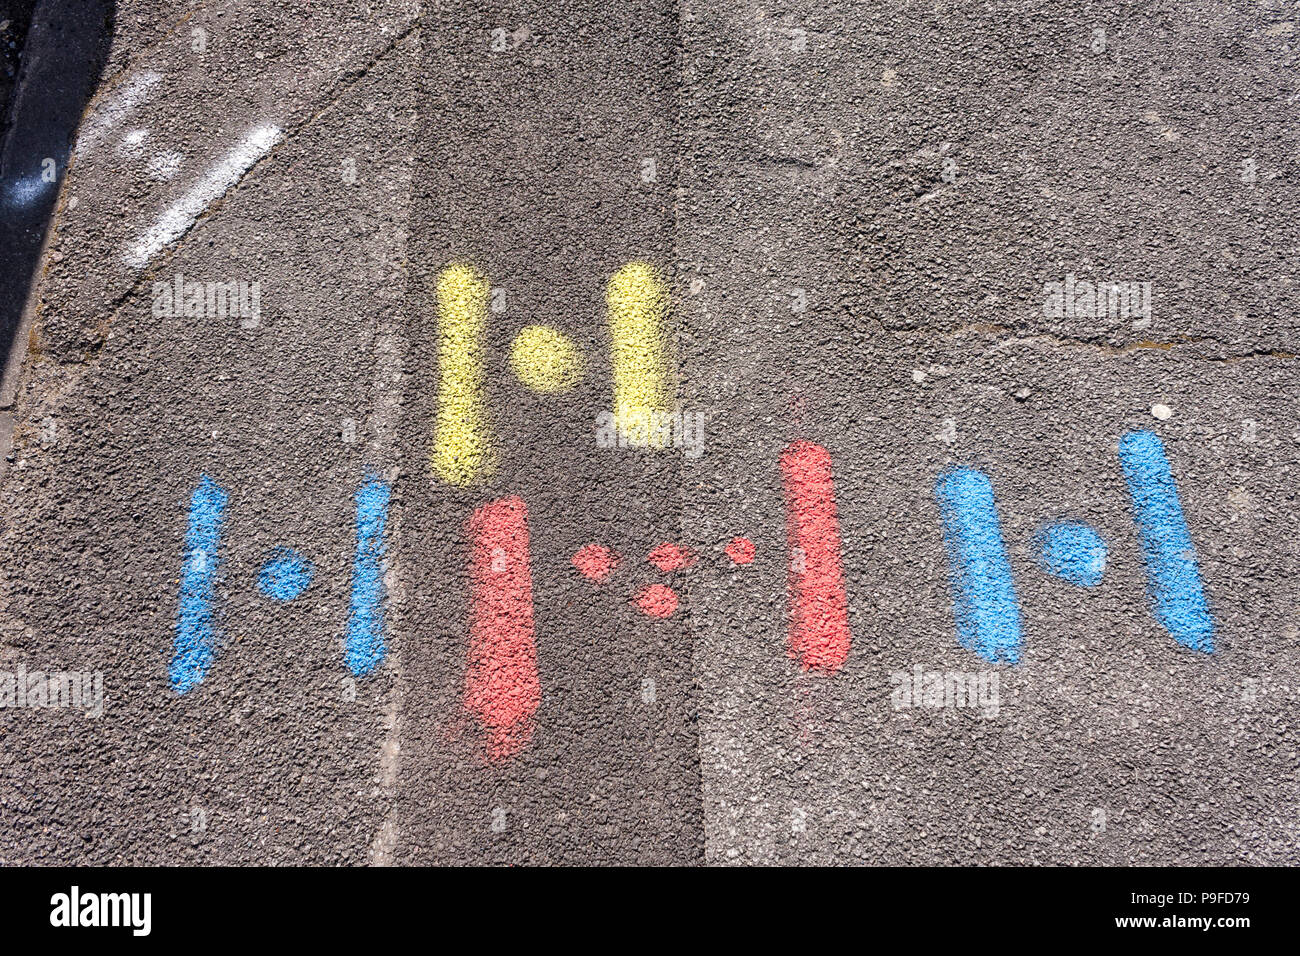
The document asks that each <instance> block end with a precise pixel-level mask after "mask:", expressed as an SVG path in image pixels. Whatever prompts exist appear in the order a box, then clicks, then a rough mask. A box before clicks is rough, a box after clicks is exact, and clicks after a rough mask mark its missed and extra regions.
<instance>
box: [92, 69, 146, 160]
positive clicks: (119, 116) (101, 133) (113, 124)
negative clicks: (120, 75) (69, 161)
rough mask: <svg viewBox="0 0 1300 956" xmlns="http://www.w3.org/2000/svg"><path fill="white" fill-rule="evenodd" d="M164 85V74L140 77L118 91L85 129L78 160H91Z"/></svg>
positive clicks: (134, 77)
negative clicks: (96, 151) (125, 122)
mask: <svg viewBox="0 0 1300 956" xmlns="http://www.w3.org/2000/svg"><path fill="white" fill-rule="evenodd" d="M160 82H162V74H161V73H152V72H150V73H141V74H140V75H139V76H133V77H132V78H131V79H129V80H128V81H127V82H126V83H124V84H122V86H121V87H120V88H119V89H117V90H116V91H115V92H114V93H113V94H112V95H111V96H110V97H109V98H108V99H107V100H105V101H104V105H103V106H101V107H100V108H99V109H98V110H96V111H95V114H94V116H92V117H91V118H90V120H89V121H88V122H87V123H86V128H85V129H84V130H82V132H81V135H80V136H79V137H77V156H78V157H79V158H80V157H84V156H89V155H90V154H91V153H92V152H94V151H95V148H96V147H97V146H99V144H100V143H102V142H103V141H104V140H105V139H107V138H108V134H109V133H111V132H113V130H115V129H116V128H117V127H118V126H119V125H120V124H121V123H122V121H123V120H124V119H126V118H127V116H129V115H130V114H131V113H132V112H133V111H135V110H136V109H138V108H139V107H140V106H142V105H143V104H144V103H147V102H148V101H149V97H150V96H152V95H153V91H154V88H155V87H156V86H157V85H158V84H159V83H160Z"/></svg>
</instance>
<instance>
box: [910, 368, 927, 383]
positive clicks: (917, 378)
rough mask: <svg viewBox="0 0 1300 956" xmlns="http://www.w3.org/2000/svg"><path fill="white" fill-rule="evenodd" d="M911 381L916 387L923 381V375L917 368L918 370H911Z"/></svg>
mask: <svg viewBox="0 0 1300 956" xmlns="http://www.w3.org/2000/svg"><path fill="white" fill-rule="evenodd" d="M912 381H914V382H915V383H916V384H917V385H920V384H921V383H922V382H924V381H925V373H924V372H922V371H921V370H920V369H919V368H918V369H913V370H912Z"/></svg>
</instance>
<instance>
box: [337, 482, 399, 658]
mask: <svg viewBox="0 0 1300 956" xmlns="http://www.w3.org/2000/svg"><path fill="white" fill-rule="evenodd" d="M388 497H389V487H388V485H387V484H386V483H385V482H384V481H382V480H381V479H380V478H379V477H378V476H377V475H375V474H373V473H371V474H370V475H368V476H367V478H366V481H365V483H364V484H362V486H361V487H360V488H359V489H358V490H357V495H356V504H357V553H356V557H355V559H354V561H353V564H352V610H351V612H350V613H349V614H348V634H347V640H346V642H345V646H344V652H343V659H344V661H345V662H346V663H347V665H348V668H349V669H350V670H351V671H352V673H354V674H356V675H357V676H358V677H363V676H365V675H366V674H369V673H370V672H371V671H372V670H374V669H375V668H376V667H378V666H379V664H381V663H382V662H383V660H384V653H385V650H384V550H385V542H384V526H385V525H386V524H387V522H388Z"/></svg>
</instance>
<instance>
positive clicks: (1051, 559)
mask: <svg viewBox="0 0 1300 956" xmlns="http://www.w3.org/2000/svg"><path fill="white" fill-rule="evenodd" d="M1034 543H1035V544H1036V545H1037V547H1038V564H1039V566H1040V567H1041V568H1042V569H1043V570H1044V571H1046V572H1047V573H1048V574H1054V575H1056V576H1057V577H1058V578H1065V580H1067V581H1069V582H1070V583H1071V584H1077V585H1079V586H1080V587H1085V588H1090V587H1095V586H1096V585H1098V584H1100V583H1101V576H1102V575H1103V574H1104V573H1105V571H1106V542H1105V541H1103V540H1102V537H1101V535H1099V534H1097V532H1095V531H1093V530H1092V529H1091V528H1089V527H1088V526H1087V525H1086V524H1078V523H1075V522H1070V521H1062V522H1059V523H1057V524H1052V525H1048V526H1047V527H1046V528H1042V529H1040V530H1039V532H1038V533H1037V534H1036V535H1035V536H1034Z"/></svg>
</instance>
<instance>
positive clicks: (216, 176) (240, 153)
mask: <svg viewBox="0 0 1300 956" xmlns="http://www.w3.org/2000/svg"><path fill="white" fill-rule="evenodd" d="M280 135H281V130H280V127H278V126H259V127H257V128H256V129H254V130H253V131H252V132H251V133H249V134H248V135H247V136H246V137H244V139H243V141H242V142H240V143H239V145H238V146H236V147H235V148H234V149H232V150H231V151H230V152H229V153H227V154H226V155H225V156H223V157H222V158H221V160H220V161H219V162H218V163H217V164H216V165H215V166H213V167H212V169H211V170H209V171H208V174H207V175H206V176H204V177H203V178H202V179H200V180H199V181H198V182H197V183H195V184H194V185H193V186H191V187H190V189H189V191H188V192H187V193H186V194H185V195H184V196H182V197H181V198H180V199H178V200H176V202H174V203H173V204H172V205H171V206H169V207H168V208H167V211H166V212H164V213H163V214H162V215H161V216H159V217H158V221H157V222H156V223H154V225H153V226H152V227H150V229H149V230H148V231H147V232H146V233H145V234H144V235H143V236H141V237H140V239H139V241H137V242H136V243H135V244H134V245H133V246H131V248H130V249H128V250H127V253H126V255H125V257H124V259H125V261H126V264H127V265H129V266H131V267H132V268H135V269H139V268H141V267H143V266H144V265H145V264H146V263H147V262H148V261H149V260H150V259H152V258H153V257H154V256H155V255H156V254H157V253H158V252H159V251H160V250H161V249H163V248H164V247H166V246H169V245H171V244H172V243H173V242H175V241H176V240H177V239H179V238H180V237H181V236H183V235H185V233H186V232H188V231H189V228H190V227H191V226H192V225H194V220H196V219H198V218H199V216H200V215H202V214H203V211H204V210H205V209H207V208H208V207H209V206H210V205H212V204H213V203H214V202H216V201H217V200H218V199H220V198H221V197H222V196H224V195H225V194H226V190H228V189H229V188H230V187H231V186H233V185H235V183H237V182H239V180H240V179H241V178H242V177H243V175H244V173H246V172H248V170H249V168H250V167H251V166H252V165H253V164H254V163H256V162H257V161H258V160H259V159H261V158H262V157H263V156H265V155H266V154H267V153H268V152H269V151H270V149H271V147H272V146H274V145H275V144H276V142H277V141H278V140H279V139H280Z"/></svg>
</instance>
